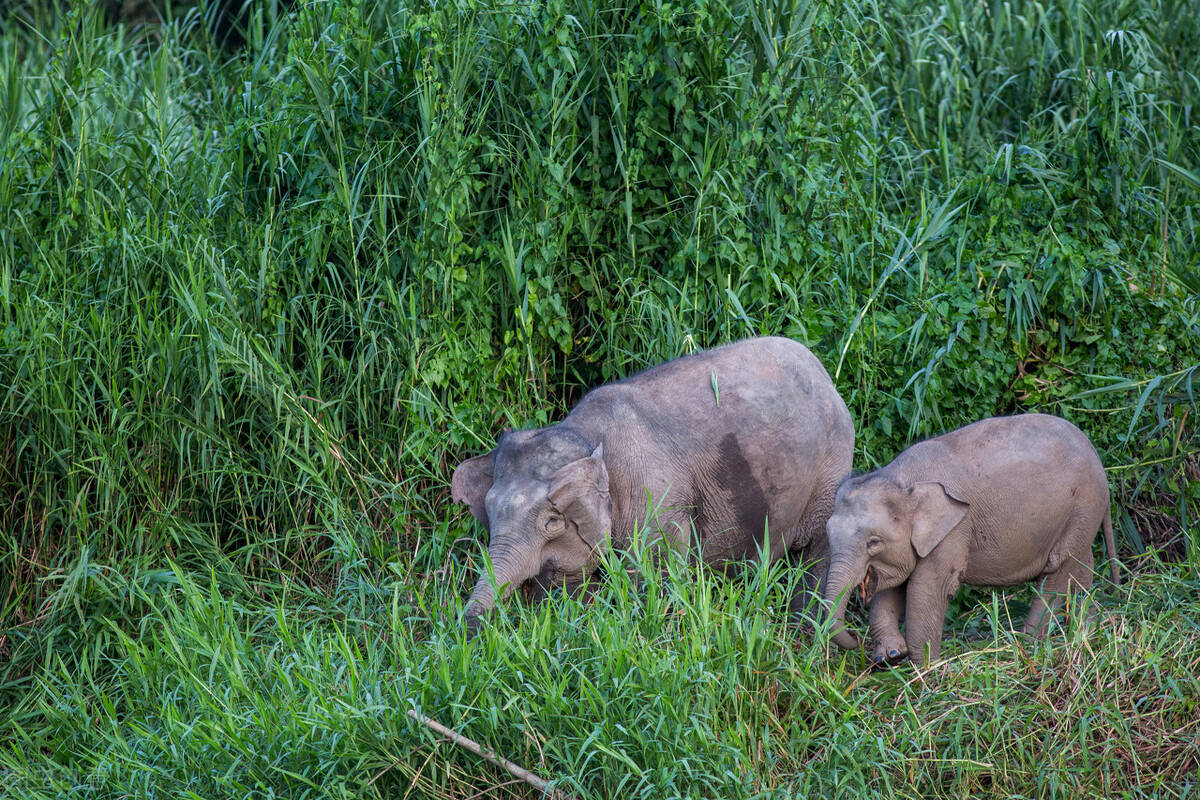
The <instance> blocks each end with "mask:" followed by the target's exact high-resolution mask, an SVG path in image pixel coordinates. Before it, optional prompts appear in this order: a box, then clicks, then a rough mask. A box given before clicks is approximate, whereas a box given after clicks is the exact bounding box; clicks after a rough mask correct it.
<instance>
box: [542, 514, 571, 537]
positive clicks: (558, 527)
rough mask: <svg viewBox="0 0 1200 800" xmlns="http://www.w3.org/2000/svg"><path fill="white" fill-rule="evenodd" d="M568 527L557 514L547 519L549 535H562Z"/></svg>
mask: <svg viewBox="0 0 1200 800" xmlns="http://www.w3.org/2000/svg"><path fill="white" fill-rule="evenodd" d="M566 527H567V523H566V522H565V521H564V520H563V518H562V517H560V516H558V515H557V514H551V515H550V516H549V517H547V518H546V532H547V533H562V532H563V530H564V529H565V528H566Z"/></svg>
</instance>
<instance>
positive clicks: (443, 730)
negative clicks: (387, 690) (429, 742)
mask: <svg viewBox="0 0 1200 800" xmlns="http://www.w3.org/2000/svg"><path fill="white" fill-rule="evenodd" d="M408 715H409V716H410V717H412V718H413V719H415V720H416V721H417V722H419V723H421V724H422V725H424V726H425V727H426V728H429V729H430V730H432V731H436V732H437V733H440V734H442V735H443V736H449V737H450V742H451V743H452V744H456V745H459V746H460V747H463V748H465V749H467V750H470V751H471V752H472V753H474V754H475V755H477V756H479V757H480V758H483V759H486V760H487V761H490V762H492V763H493V764H495V765H496V766H498V767H504V768H505V769H506V770H508V771H509V772H510V773H511V774H512V775H513V776H514V777H517V778H520V779H521V780H523V781H525V782H526V783H528V784H529V785H530V786H532V787H534V788H535V789H539V790H541V791H542V793H543V794H544V795H545V796H546V797H549V798H553V799H554V800H574V798H572V797H571V796H570V795H568V794H564V793H563V792H561V791H559V790H558V789H552V788H550V784H549V783H547V782H546V781H544V780H542V779H541V778H539V777H538V776H537V775H534V774H533V773H532V772H530V771H529V770H527V769H525V768H524V767H521V766H519V765H517V764H514V763H513V762H511V761H509V760H508V759H507V758H501V757H500V756H498V755H496V751H495V750H492V749H491V748H488V747H484V746H483V745H481V744H479V743H478V742H473V741H471V740H470V739H468V738H467V737H466V736H463V735H462V734H461V733H459V732H458V731H456V730H454V729H453V728H447V727H446V726H445V725H443V724H442V723H440V722H438V721H437V720H436V719H430V718H429V717H427V716H425V715H424V714H422V713H420V712H419V711H417V710H416V709H414V708H410V709H409V710H408Z"/></svg>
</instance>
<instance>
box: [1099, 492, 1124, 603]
mask: <svg viewBox="0 0 1200 800" xmlns="http://www.w3.org/2000/svg"><path fill="white" fill-rule="evenodd" d="M1100 527H1101V529H1102V530H1103V531H1104V549H1105V550H1106V551H1107V555H1108V568H1109V571H1110V574H1111V575H1112V582H1113V585H1114V586H1116V585H1117V584H1119V583H1120V582H1121V575H1120V564H1119V563H1118V562H1117V545H1116V542H1114V541H1113V528H1112V509H1111V508H1108V509H1106V510H1105V511H1104V520H1103V521H1101V523H1100Z"/></svg>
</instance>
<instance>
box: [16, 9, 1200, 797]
mask: <svg viewBox="0 0 1200 800" xmlns="http://www.w3.org/2000/svg"><path fill="white" fill-rule="evenodd" d="M1191 5H1192V4H1191V3H1189V2H1188V0H1098V2H1086V3H1085V2H1082V1H1081V0H1049V2H1031V1H1028V0H1013V1H1012V2H974V1H970V2H969V1H968V0H952V1H951V2H948V3H946V4H943V5H938V6H934V5H932V4H924V3H917V2H912V1H911V0H903V1H902V2H894V3H873V2H867V3H863V4H857V5H855V4H849V5H844V4H841V3H834V2H828V0H811V1H810V2H804V1H802V0H793V1H791V2H788V1H787V0H783V1H782V2H763V3H758V4H748V3H742V2H730V3H712V2H698V3H683V4H678V5H675V4H667V3H644V4H632V5H613V6H609V7H595V6H593V5H592V4H588V3H583V2H579V1H578V0H550V2H537V3H533V2H486V0H452V1H451V2H442V3H417V4H415V5H413V6H407V5H402V4H396V3H366V2H361V0H338V1H337V2H332V1H330V2H314V3H301V4H296V6H297V7H295V8H292V7H290V6H285V5H280V4H275V3H265V4H261V5H260V6H254V7H253V9H252V13H251V14H250V15H249V16H248V20H249V22H248V28H249V29H248V31H247V37H246V39H247V41H246V44H245V47H244V48H242V49H236V48H230V47H229V46H228V45H227V44H226V43H214V41H213V37H212V35H211V32H210V30H209V27H208V26H206V24H205V22H204V8H203V7H190V6H188V5H181V6H176V7H175V8H174V9H172V8H170V7H168V8H166V9H165V11H164V20H163V21H162V22H161V23H153V24H146V25H137V26H133V25H128V24H124V23H120V22H117V23H114V22H113V21H112V20H111V19H109V18H108V17H106V16H105V15H103V14H101V13H98V12H96V11H94V10H92V9H91V5H90V4H84V3H77V4H69V5H64V6H62V7H58V6H47V5H46V4H44V3H32V4H23V3H17V4H9V5H8V6H0V9H2V10H0V14H4V15H5V19H4V20H3V33H0V214H2V215H3V216H2V222H0V526H2V528H3V531H4V533H3V534H0V789H3V790H6V791H7V792H9V793H12V794H13V795H14V796H22V797H49V796H59V795H71V796H126V795H135V796H139V797H151V796H172V797H175V796H189V797H216V796H227V795H229V796H233V795H237V796H242V795H245V796H255V797H267V796H274V795H287V796H297V797H299V796H351V795H353V796H362V795H366V796H375V795H379V796H388V797H391V796H401V797H403V796H411V797H437V798H443V797H444V798H448V797H467V796H491V797H534V796H538V795H537V793H536V792H535V791H533V790H531V789H529V787H526V786H524V785H522V784H507V783H506V781H507V776H506V775H505V774H504V773H502V772H500V771H498V770H497V769H495V768H493V767H491V766H490V765H487V764H486V763H483V762H481V761H480V760H478V759H476V758H475V757H473V756H470V755H468V754H466V753H464V752H462V751H461V750H459V749H457V748H455V747H453V746H451V745H450V744H448V743H446V742H444V741H438V740H436V739H435V738H434V737H433V736H432V735H430V734H429V732H428V731H425V730H423V729H420V728H419V727H418V726H416V725H415V723H413V722H412V721H411V720H410V719H409V718H408V717H407V716H406V715H405V712H406V710H407V709H409V708H414V707H415V708H418V709H421V710H423V711H424V712H425V713H428V714H430V715H431V716H433V717H436V718H438V719H441V720H442V721H443V722H446V723H447V724H450V725H453V726H455V727H458V728H461V729H462V730H463V731H464V732H465V733H466V734H467V735H469V736H471V737H472V738H476V739H478V740H480V741H483V742H485V743H487V744H489V745H491V746H493V747H495V748H496V750H497V751H499V752H500V753H501V754H502V755H506V756H508V757H509V758H512V759H514V760H516V761H518V762H519V763H521V764H523V765H525V766H528V767H531V768H533V769H535V770H537V771H539V772H541V773H542V774H543V775H546V776H548V777H552V778H554V779H556V781H557V784H556V785H558V786H561V787H563V788H564V789H566V790H567V791H569V792H570V793H572V794H573V795H575V796H577V797H597V798H601V797H655V798H657V797H675V796H679V797H722V798H724V797H738V798H742V797H746V798H749V797H755V798H760V797H761V798H766V797H789V796H809V795H811V796H854V795H856V794H865V793H867V792H873V793H874V792H878V793H887V794H895V795H898V796H902V797H935V796H947V797H959V796H963V795H964V794H966V793H973V794H976V795H980V796H994V797H1047V798H1048V797H1078V796H1083V795H1103V796H1118V795H1123V796H1137V797H1151V796H1155V797H1177V796H1180V797H1181V796H1194V793H1195V792H1196V791H1197V787H1198V786H1200V722H1198V720H1200V707H1198V706H1200V626H1198V623H1197V620H1200V525H1198V524H1197V515H1198V514H1200V439H1198V437H1197V435H1196V415H1197V413H1198V412H1200V408H1198V404H1197V399H1196V391H1195V387H1194V381H1195V378H1196V377H1197V371H1198V370H1200V248H1198V247H1197V236H1198V235H1200V170H1198V169H1197V166H1196V165H1198V164H1200V120H1198V119H1197V113H1198V111H1197V109H1200V20H1198V17H1197V15H1196V14H1195V13H1194V8H1191ZM760 333H777V334H783V335H787V336H791V337H793V338H796V339H798V340H800V341H803V342H805V343H806V344H808V345H809V346H810V347H811V348H812V349H813V350H814V351H815V352H816V353H817V354H818V355H819V356H820V357H821V358H822V360H823V361H824V362H825V363H826V365H827V366H828V368H829V371H830V373H831V375H833V376H834V378H835V383H836V384H837V386H838V388H839V390H840V391H841V392H842V395H843V396H844V397H845V398H846V400H847V403H848V404H849V405H850V408H851V411H852V413H853V415H854V418H855V420H856V424H857V426H858V447H857V453H856V461H857V466H859V467H860V468H869V467H872V466H875V465H878V464H881V463H886V461H887V460H889V459H890V458H891V457H892V456H893V455H894V454H895V453H896V452H898V451H899V450H900V449H902V448H903V447H904V446H905V445H906V444H907V443H909V442H911V441H912V440H913V439H915V438H919V437H922V436H926V435H929V434H932V433H936V432H939V431H942V430H945V429H948V428H951V427H954V426H957V425H959V424H962V423H965V422H968V421H971V420H974V419H977V418H979V417H982V416H987V415H991V414H996V413H1011V412H1016V411H1022V410H1043V411H1048V412H1051V413H1058V414H1062V415H1064V416H1066V417H1068V418H1070V419H1071V420H1072V421H1074V422H1076V423H1077V424H1078V425H1079V426H1080V427H1082V428H1083V429H1084V430H1085V431H1086V432H1088V433H1089V434H1090V435H1091V436H1092V437H1093V439H1094V441H1095V442H1096V444H1097V446H1098V448H1099V449H1100V451H1101V453H1102V456H1103V458H1104V461H1105V463H1106V465H1107V466H1108V469H1109V471H1110V477H1111V483H1112V487H1113V492H1114V502H1115V511H1116V517H1117V528H1118V545H1119V550H1120V551H1121V555H1122V560H1123V563H1124V566H1125V571H1124V575H1125V581H1124V583H1123V584H1122V585H1121V586H1120V587H1114V586H1112V585H1110V584H1108V583H1107V582H1106V581H1103V580H1102V581H1101V582H1100V583H1099V584H1098V587H1097V590H1096V592H1095V593H1094V594H1093V595H1092V596H1091V597H1090V598H1089V600H1088V602H1086V603H1084V604H1083V605H1084V606H1086V607H1085V608H1083V609H1076V612H1077V613H1076V614H1074V615H1073V616H1072V617H1071V619H1072V620H1079V619H1081V617H1080V616H1079V615H1080V614H1087V613H1089V612H1092V613H1095V614H1096V615H1097V623H1096V624H1095V625H1093V626H1092V627H1091V628H1090V630H1088V629H1086V628H1085V627H1084V626H1080V625H1076V624H1074V623H1071V622H1068V624H1067V625H1066V626H1065V629H1064V630H1058V631H1056V632H1055V634H1054V635H1052V636H1051V637H1050V638H1049V640H1048V641H1046V642H1045V643H1039V642H1034V641H1031V640H1029V639H1027V638H1025V637H1023V636H1020V635H1018V634H1014V633H1013V625H1012V620H1013V619H1016V620H1019V619H1021V606H1022V604H1024V603H1027V602H1028V592H1027V590H1026V591H1012V592H1003V593H997V594H992V593H990V592H986V593H985V592H976V593H971V594H969V595H967V596H966V597H965V598H963V599H962V600H961V601H960V602H958V603H956V604H955V606H954V612H955V613H954V617H955V619H954V620H952V622H951V630H950V632H949V636H948V641H947V643H946V653H945V654H946V659H947V660H946V661H945V662H944V663H943V664H940V665H936V666H934V667H933V668H931V669H930V670H928V671H917V670H913V669H912V668H909V667H905V668H902V669H898V670H895V671H890V672H883V673H870V672H868V671H866V663H865V660H864V656H863V654H861V653H850V654H842V653H839V652H836V651H835V652H828V651H827V650H826V648H825V647H824V646H822V645H821V644H819V643H816V642H814V641H813V640H812V638H811V637H808V636H797V634H796V632H795V631H794V630H793V629H791V628H789V627H788V626H787V625H786V624H785V621H784V609H785V607H786V602H785V598H786V597H787V595H788V590H789V584H790V583H791V582H792V580H793V579H794V578H793V576H790V575H788V574H787V571H786V569H785V568H784V567H783V566H782V565H773V566H771V567H770V568H761V569H750V570H747V572H746V574H745V575H742V576H735V577H729V578H721V577H718V576H716V575H713V574H712V573H711V572H710V571H707V570H704V569H702V568H699V567H697V566H695V565H689V564H687V563H672V564H671V565H670V570H669V572H668V573H667V574H662V575H660V574H659V573H658V572H657V571H656V570H654V569H640V570H637V569H634V570H633V572H634V574H637V575H640V576H641V582H640V583H639V581H637V580H634V578H633V576H632V575H631V574H630V571H629V570H628V569H626V567H628V566H630V565H633V566H634V567H637V566H638V565H640V564H643V563H644V561H643V559H642V557H641V556H639V555H638V554H637V553H634V554H612V555H611V556H610V557H611V559H612V562H611V565H610V569H609V570H608V576H607V578H606V579H605V580H604V581H603V582H602V583H601V585H600V586H599V587H598V589H597V592H596V594H595V597H594V598H593V600H592V602H591V606H590V607H588V608H586V609H585V608H582V607H581V605H580V602H579V601H577V600H573V599H569V598H560V597H555V598H552V599H551V600H550V601H549V602H547V603H545V604H542V605H539V606H537V607H520V606H519V605H511V606H510V607H509V608H508V609H506V610H505V611H504V612H503V613H501V614H500V615H499V616H498V617H497V619H496V620H495V625H494V626H492V627H490V628H489V629H487V630H485V631H484V633H483V634H482V635H481V636H480V637H479V638H478V639H476V640H474V641H471V642H466V641H464V640H463V638H462V635H461V631H460V630H459V627H458V625H457V614H458V613H459V612H460V611H461V605H462V600H463V598H464V597H465V595H466V592H467V590H468V589H469V586H470V583H471V581H472V579H473V577H474V574H475V572H476V570H478V569H479V567H480V564H481V542H480V536H479V534H480V532H479V530H478V529H477V528H476V526H474V524H473V523H472V521H471V519H470V517H469V514H467V513H466V511H465V510H464V509H463V508H461V507H454V506H451V505H450V503H449V497H448V483H449V473H450V470H451V469H452V468H453V466H454V464H456V463H457V461H458V460H459V459H460V458H462V457H464V456H467V455H474V454H476V453H478V452H481V451H483V450H484V449H485V448H487V447H489V446H490V445H491V444H492V443H493V442H494V440H495V437H496V435H497V434H498V432H499V431H500V430H501V429H502V428H504V427H510V426H528V425H538V424H544V423H546V422H549V421H551V420H554V419H556V418H557V417H558V416H560V415H561V414H562V413H563V411H564V410H565V409H566V408H568V407H569V406H570V405H571V404H572V403H573V402H574V401H575V400H576V399H578V397H579V396H580V394H581V393H582V392H583V391H584V390H586V388H587V387H589V386H593V385H596V384H598V383H601V382H603V381H606V380H610V379H613V378H616V377H619V376H623V375H627V374H629V373H631V372H633V371H636V370H638V369H640V368H642V367H644V366H647V365H649V364H652V363H656V362H658V361H661V360H664V359H667V358H671V357H674V356H677V355H680V354H682V353H686V352H690V351H692V350H694V349H696V348H700V347H704V346H708V345H711V344H716V343H719V342H723V341H728V340H731V339H736V338H740V337H744V336H750V335H755V334H760ZM1013 513H1019V509H1014V510H1013ZM488 787H498V788H494V789H491V790H490V791H489V790H488ZM477 792H481V793H484V794H479V795H477V794H476V793H477ZM406 793H407V794H406Z"/></svg>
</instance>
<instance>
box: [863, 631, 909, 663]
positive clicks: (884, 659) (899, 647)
mask: <svg viewBox="0 0 1200 800" xmlns="http://www.w3.org/2000/svg"><path fill="white" fill-rule="evenodd" d="M907 659H908V644H906V643H905V641H904V639H901V638H899V637H897V638H895V639H892V638H886V639H883V640H882V641H879V642H876V643H875V646H874V647H873V648H871V661H872V663H874V664H875V666H877V667H885V666H895V665H896V664H899V663H900V662H902V661H905V660H907Z"/></svg>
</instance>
